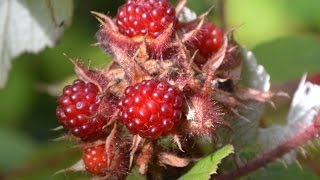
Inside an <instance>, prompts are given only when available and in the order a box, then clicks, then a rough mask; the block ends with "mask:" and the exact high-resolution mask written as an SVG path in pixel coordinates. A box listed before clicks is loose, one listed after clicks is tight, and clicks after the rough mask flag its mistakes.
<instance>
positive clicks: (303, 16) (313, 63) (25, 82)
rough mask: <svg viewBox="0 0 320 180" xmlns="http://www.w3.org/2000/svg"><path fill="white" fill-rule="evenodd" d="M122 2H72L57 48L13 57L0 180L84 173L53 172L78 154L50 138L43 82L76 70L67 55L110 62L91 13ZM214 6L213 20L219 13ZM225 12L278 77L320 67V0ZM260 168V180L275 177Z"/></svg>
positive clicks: (1, 111) (3, 107)
mask: <svg viewBox="0 0 320 180" xmlns="http://www.w3.org/2000/svg"><path fill="white" fill-rule="evenodd" d="M122 3H123V1H115V0H108V1H107V0H105V1H75V12H74V17H73V24H72V25H71V27H70V28H69V29H67V30H66V32H65V34H64V36H63V37H62V38H61V39H60V41H59V43H58V44H57V46H56V47H55V48H52V49H46V50H44V51H43V52H41V53H40V54H36V55H34V54H24V55H22V56H20V57H19V58H17V59H15V60H14V61H13V65H12V70H11V71H10V75H9V80H8V82H7V85H6V87H5V88H4V89H2V90H0V100H1V101H0V179H1V177H4V178H7V179H73V178H76V177H77V178H79V176H74V175H69V174H68V175H58V176H52V174H53V173H54V172H55V171H57V170H59V169H62V168H65V167H68V166H69V165H71V164H72V163H73V162H75V161H76V160H77V159H79V158H80V156H81V155H80V153H79V152H78V151H77V150H75V149H71V148H70V143H68V142H65V143H63V142H53V141H52V139H54V138H56V137H59V135H61V134H62V133H63V132H54V131H51V130H50V129H52V128H55V127H57V126H59V124H58V122H57V120H56V118H55V108H56V99H55V98H54V97H51V96H49V95H48V94H47V93H46V92H45V91H43V89H41V88H39V87H41V85H46V84H55V83H58V82H61V81H64V80H65V79H66V78H68V77H70V76H72V75H73V74H74V72H73V66H72V64H71V63H70V61H68V59H67V58H66V57H64V56H63V53H66V54H67V55H68V56H69V57H72V58H73V57H79V58H82V59H83V60H84V61H86V62H88V60H91V62H92V63H91V64H92V65H95V66H101V65H105V64H106V63H107V62H108V59H109V58H108V56H107V55H105V54H104V53H103V52H102V51H101V50H100V49H99V48H97V47H94V46H91V44H94V43H95V42H96V40H95V37H94V35H95V32H96V31H97V29H98V22H97V21H96V20H95V19H94V18H93V17H92V16H91V15H90V13H89V12H90V11H91V10H94V11H98V12H104V13H107V14H109V15H115V13H116V8H117V7H118V6H119V5H120V4H122ZM173 3H176V1H173ZM213 4H215V1H212V0H202V1H199V0H189V7H190V8H191V9H193V10H195V11H196V12H197V13H203V12H205V11H206V10H207V8H208V7H210V6H211V5H213ZM217 7H218V6H215V8H214V9H213V12H212V13H211V14H210V16H209V18H210V19H213V20H216V19H218V18H217V9H216V8H217ZM226 18H227V22H228V27H229V28H232V27H237V30H236V39H237V40H238V41H239V42H240V43H241V44H242V45H243V46H245V47H247V48H249V49H251V50H253V51H254V53H255V54H256V56H257V59H258V61H259V62H260V63H261V64H263V65H264V66H265V67H266V69H267V71H268V72H269V73H270V74H271V79H272V81H273V82H277V83H279V82H284V81H288V80H296V79H299V78H300V77H301V76H302V74H303V73H304V72H309V73H314V72H320V1H319V0H304V1H292V0H259V1H257V0H228V1H227V4H226ZM217 24H219V22H217ZM312 162H313V163H314V161H312ZM317 162H318V164H317ZM317 162H316V166H320V161H317ZM272 168H273V166H272ZM276 169H277V170H276V171H275V174H274V175H270V176H272V177H273V179H277V177H278V179H284V178H287V179H293V178H298V179H299V178H301V177H308V178H310V179H317V178H316V177H314V176H313V175H311V173H310V171H309V170H308V169H305V168H304V172H303V173H302V176H297V174H299V173H297V171H301V170H299V168H296V165H293V166H290V167H289V169H288V171H287V172H288V174H285V175H281V176H277V174H276V173H278V171H279V169H280V171H281V172H286V171H283V170H285V168H284V167H283V166H281V167H276ZM290 172H295V173H294V176H290V175H289V174H290ZM256 174H257V175H256V177H260V178H262V179H263V177H264V178H266V179H268V178H269V177H270V176H268V177H265V175H264V176H263V175H261V173H260V175H259V172H257V173H256ZM262 174H263V172H262ZM280 174H281V173H280ZM278 175H279V174H278ZM291 175H292V173H291ZM80 177H84V178H85V177H86V175H85V174H81V175H80Z"/></svg>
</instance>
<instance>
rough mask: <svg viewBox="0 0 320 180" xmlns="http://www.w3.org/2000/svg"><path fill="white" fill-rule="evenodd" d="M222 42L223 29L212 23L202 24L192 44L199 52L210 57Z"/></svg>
mask: <svg viewBox="0 0 320 180" xmlns="http://www.w3.org/2000/svg"><path fill="white" fill-rule="evenodd" d="M223 43H224V35H223V31H222V30H221V29H219V28H218V27H216V26H215V25H214V24H213V23H211V22H207V23H205V24H203V26H202V27H201V30H200V32H199V33H198V34H197V37H196V41H195V42H194V46H195V47H196V48H197V49H198V50H199V54H200V55H202V56H203V57H205V58H208V57H210V56H211V55H212V54H213V53H215V52H217V51H218V50H219V49H220V47H221V46H222V45H223Z"/></svg>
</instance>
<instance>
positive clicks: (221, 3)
mask: <svg viewBox="0 0 320 180" xmlns="http://www.w3.org/2000/svg"><path fill="white" fill-rule="evenodd" d="M226 1H227V0H218V11H219V18H220V23H221V29H222V30H223V31H225V30H226V28H227V20H226Z"/></svg>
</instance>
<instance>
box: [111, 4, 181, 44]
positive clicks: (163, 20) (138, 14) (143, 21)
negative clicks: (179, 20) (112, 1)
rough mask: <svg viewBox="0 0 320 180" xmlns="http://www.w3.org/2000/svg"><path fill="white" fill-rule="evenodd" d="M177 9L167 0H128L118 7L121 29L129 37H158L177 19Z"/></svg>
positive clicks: (117, 21) (118, 21)
mask: <svg viewBox="0 0 320 180" xmlns="http://www.w3.org/2000/svg"><path fill="white" fill-rule="evenodd" d="M175 15H176V12H175V9H174V8H173V7H172V6H171V5H170V4H169V3H168V2H167V0H127V2H126V4H124V5H122V6H121V7H120V8H119V9H118V14H117V17H116V19H117V20H116V23H117V26H118V27H119V31H120V32H121V33H122V34H124V35H126V36H129V37H136V36H147V37H152V38H156V37H158V36H159V35H160V34H161V33H162V32H163V31H164V30H165V29H166V28H167V27H168V25H169V24H170V23H172V22H174V23H175V21H176V17H175Z"/></svg>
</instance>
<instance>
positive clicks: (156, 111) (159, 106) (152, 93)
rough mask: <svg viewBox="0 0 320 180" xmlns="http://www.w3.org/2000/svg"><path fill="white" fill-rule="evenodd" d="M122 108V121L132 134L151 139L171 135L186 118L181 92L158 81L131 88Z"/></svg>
mask: <svg viewBox="0 0 320 180" xmlns="http://www.w3.org/2000/svg"><path fill="white" fill-rule="evenodd" d="M118 106H119V108H120V109H121V111H120V119H121V120H122V122H123V123H124V124H125V125H126V127H127V128H128V130H129V131H130V132H131V133H132V134H138V135H139V136H141V137H145V138H150V139H156V138H158V137H159V136H161V135H166V134H168V133H169V132H170V130H172V128H173V127H174V125H175V124H176V123H178V122H179V121H180V119H181V116H182V112H181V107H182V98H181V96H180V92H179V91H178V90H177V89H176V88H175V87H173V86H172V85H170V84H169V83H167V82H160V81H157V80H146V81H142V82H141V83H138V84H135V85H134V86H129V87H127V88H126V90H125V92H124V97H123V98H122V99H121V101H119V104H118Z"/></svg>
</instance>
